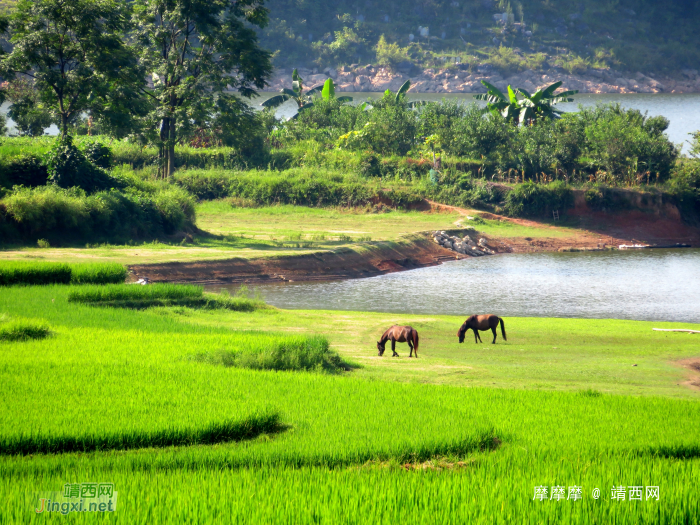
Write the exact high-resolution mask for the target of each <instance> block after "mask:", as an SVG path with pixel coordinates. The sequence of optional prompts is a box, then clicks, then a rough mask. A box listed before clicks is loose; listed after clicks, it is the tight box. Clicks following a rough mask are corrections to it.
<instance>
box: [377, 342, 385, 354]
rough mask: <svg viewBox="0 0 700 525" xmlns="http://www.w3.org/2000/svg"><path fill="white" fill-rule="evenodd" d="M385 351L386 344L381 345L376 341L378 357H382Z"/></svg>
mask: <svg viewBox="0 0 700 525" xmlns="http://www.w3.org/2000/svg"><path fill="white" fill-rule="evenodd" d="M385 349H386V343H385V342H384V343H382V342H381V341H377V350H379V357H381V356H383V355H384V350H385Z"/></svg>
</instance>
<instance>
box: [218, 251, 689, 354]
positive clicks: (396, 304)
mask: <svg viewBox="0 0 700 525" xmlns="http://www.w3.org/2000/svg"><path fill="white" fill-rule="evenodd" d="M213 288H214V289H215V290H218V289H220V288H221V286H218V287H213ZM231 288H232V289H233V288H234V287H231ZM258 289H259V290H260V291H261V293H262V295H263V297H264V298H265V300H266V301H267V302H269V303H270V304H273V305H275V306H278V307H281V308H289V309H314V310H318V309H327V310H356V311H375V312H396V313H403V314H406V313H415V314H451V315H467V314H471V313H494V314H497V315H502V316H504V317H508V316H524V317H575V318H599V319H601V318H614V319H636V320H646V321H682V322H691V323H700V249H677V250H649V251H628V252H588V253H537V254H509V255H497V256H492V257H479V258H470V259H464V260H461V261H454V262H448V263H445V264H442V265H439V266H433V267H430V268H422V269H418V270H411V271H407V272H401V273H393V274H388V275H382V276H379V277H371V278H366V279H353V280H348V281H335V282H324V283H283V284H274V285H264V286H260V287H258ZM699 343H700V342H699Z"/></svg>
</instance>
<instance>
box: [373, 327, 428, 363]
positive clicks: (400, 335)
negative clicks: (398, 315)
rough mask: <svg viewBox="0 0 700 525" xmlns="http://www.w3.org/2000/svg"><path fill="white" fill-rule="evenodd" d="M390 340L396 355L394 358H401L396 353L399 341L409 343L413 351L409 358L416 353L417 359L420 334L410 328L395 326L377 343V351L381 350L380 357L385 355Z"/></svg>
mask: <svg viewBox="0 0 700 525" xmlns="http://www.w3.org/2000/svg"><path fill="white" fill-rule="evenodd" d="M389 340H391V351H392V352H393V353H394V355H393V356H392V357H398V356H399V354H397V353H396V342H397V341H398V342H399V343H408V347H409V348H410V349H411V351H410V352H409V354H408V357H412V356H413V352H415V353H416V357H418V332H416V331H415V330H414V329H413V328H411V327H410V326H399V325H394V326H392V327H391V328H389V329H388V330H387V331H386V332H384V334H383V335H382V338H381V339H380V340H379V341H377V350H379V356H380V357H381V356H383V355H384V349H385V347H386V342H387V341H389Z"/></svg>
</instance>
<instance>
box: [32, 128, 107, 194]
mask: <svg viewBox="0 0 700 525" xmlns="http://www.w3.org/2000/svg"><path fill="white" fill-rule="evenodd" d="M88 151H89V153H90V155H91V156H95V155H96V156H97V159H98V161H99V162H102V163H104V162H105V160H106V159H105V157H104V152H103V150H102V149H100V150H99V151H98V152H97V153H95V152H94V146H90V149H89V150H88ZM46 169H47V172H48V174H49V180H50V181H51V182H53V183H54V184H56V185H57V186H60V187H61V188H73V187H77V188H81V189H83V190H86V191H89V192H93V191H100V190H106V189H109V188H113V187H119V186H120V184H119V182H118V181H117V180H115V179H113V178H112V177H110V176H109V174H107V172H105V171H104V170H103V169H102V168H100V167H98V166H96V165H95V164H93V163H92V162H90V160H88V158H87V157H86V155H85V154H84V153H83V152H82V151H80V150H79V149H78V148H77V147H76V146H75V145H74V144H73V139H72V138H71V137H70V135H65V136H60V137H59V138H58V139H56V142H55V143H54V145H53V146H52V147H51V149H50V150H49V151H48V153H47V154H46Z"/></svg>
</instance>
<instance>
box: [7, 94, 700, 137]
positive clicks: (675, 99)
mask: <svg viewBox="0 0 700 525" xmlns="http://www.w3.org/2000/svg"><path fill="white" fill-rule="evenodd" d="M274 95H276V93H262V94H261V95H260V97H258V98H257V99H254V100H253V101H252V105H253V106H255V107H258V108H259V107H260V106H259V104H260V103H261V102H263V101H265V100H267V99H268V98H270V97H272V96H274ZM342 95H344V96H345V95H349V96H352V97H353V98H354V102H355V103H360V102H364V101H366V100H367V99H368V98H378V97H380V96H381V95H382V94H381V93H342ZM443 98H446V99H450V100H453V99H457V100H464V101H465V102H472V101H473V100H474V95H472V94H467V93H417V94H412V95H411V96H410V99H411V100H431V101H436V100H441V99H443ZM609 102H619V103H620V104H622V106H624V107H626V108H634V109H639V110H641V111H642V112H644V111H648V112H649V115H651V116H655V115H663V116H665V117H666V118H668V119H669V120H670V121H671V125H670V127H669V129H668V136H669V138H670V139H671V141H673V142H674V143H676V144H682V143H685V142H686V141H687V140H688V138H689V137H688V133H690V132H692V131H697V130H698V129H700V93H688V94H673V93H653V94H629V95H620V94H610V95H589V94H582V95H576V96H575V102H572V103H568V104H560V105H559V107H560V108H561V109H563V110H564V111H576V110H577V108H578V105H579V104H581V105H583V106H595V105H596V104H598V103H605V104H607V103H609ZM8 106H9V105H8V104H7V103H5V104H4V105H3V106H2V107H1V108H0V112H2V113H3V114H6V113H7V108H8ZM295 111H296V105H295V104H294V102H291V101H290V102H287V103H286V104H285V105H284V106H282V107H281V108H280V110H279V111H278V115H279V116H284V117H290V116H292V115H293V114H294V112H295ZM9 124H10V126H9V127H10V129H13V128H12V122H11V121H10V122H9ZM48 133H49V134H51V135H56V134H57V133H58V128H57V127H56V126H52V127H51V128H50V129H49V130H48ZM685 149H687V145H686V148H685Z"/></svg>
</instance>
